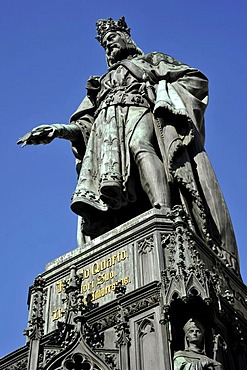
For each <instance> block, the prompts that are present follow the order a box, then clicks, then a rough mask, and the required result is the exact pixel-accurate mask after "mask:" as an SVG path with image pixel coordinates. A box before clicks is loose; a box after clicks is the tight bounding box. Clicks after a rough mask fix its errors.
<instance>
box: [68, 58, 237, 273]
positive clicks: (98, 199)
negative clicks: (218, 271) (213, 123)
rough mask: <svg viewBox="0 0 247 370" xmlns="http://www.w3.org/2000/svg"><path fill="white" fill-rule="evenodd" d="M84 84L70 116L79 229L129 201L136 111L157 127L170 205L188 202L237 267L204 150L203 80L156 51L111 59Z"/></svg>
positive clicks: (89, 229) (94, 226) (88, 229)
mask: <svg viewBox="0 0 247 370" xmlns="http://www.w3.org/2000/svg"><path fill="white" fill-rule="evenodd" d="M119 70H120V71H121V72H119ZM144 75H145V78H144ZM87 89H88V95H87V97H86V98H85V99H84V100H83V101H82V103H81V104H80V106H79V107H78V109H77V111H76V112H75V113H74V114H73V115H72V117H71V121H72V122H76V123H77V124H78V125H79V126H80V128H81V138H78V140H77V141H76V142H73V143H72V147H73V151H74V154H75V156H76V158H77V161H78V173H79V178H78V185H77V188H76V190H75V192H74V195H73V198H72V206H71V208H72V210H73V211H74V212H76V213H77V214H79V215H81V216H82V217H83V218H84V220H85V225H84V231H85V233H88V234H89V235H90V234H91V235H97V232H98V231H99V230H100V228H101V232H103V231H104V230H107V227H106V228H105V227H104V224H105V220H106V218H107V214H108V213H109V214H110V213H111V212H112V210H114V209H118V208H121V207H122V206H124V205H126V204H127V203H129V202H132V201H134V200H135V191H134V187H133V183H132V178H131V156H130V153H129V142H130V139H131V137H132V135H134V133H135V127H136V126H137V124H138V123H139V124H140V123H141V122H142V117H144V116H146V117H147V115H149V119H152V120H153V123H154V125H157V126H158V128H159V130H156V135H160V137H159V140H158V141H159V142H160V141H161V140H162V143H163V145H161V146H160V147H159V151H160V152H161V154H162V159H163V162H164V166H165V169H166V173H167V177H168V181H169V183H170V187H171V194H172V201H173V205H175V204H182V205H183V206H184V207H185V208H186V210H187V212H188V214H189V215H190V216H191V218H192V219H193V221H194V223H195V225H196V228H197V230H198V231H199V233H200V234H201V236H202V237H203V238H204V239H205V240H207V241H209V235H213V237H214V239H215V241H216V245H217V244H218V245H220V248H219V250H218V252H219V253H221V258H223V259H225V260H226V262H227V263H228V265H229V266H231V267H233V268H234V269H235V270H236V271H238V252H237V246H236V240H235V236H234V232H233V228H232V223H231V219H230V216H229V213H228V210H227V206H226V204H225V201H224V198H223V195H222V192H221V190H220V187H219V184H218V181H217V179H216V176H215V173H214V171H213V169H212V166H211V164H210V161H209V159H208V156H207V154H206V152H205V149H204V133H205V132H204V112H205V109H206V107H207V102H208V81H207V78H206V77H205V76H204V75H203V74H202V73H201V72H200V71H199V70H197V69H194V68H191V67H189V66H188V65H185V64H183V63H180V62H178V61H176V60H175V59H173V58H172V57H170V56H168V55H166V54H162V53H158V52H154V53H150V54H146V55H142V56H137V57H134V58H133V59H131V60H123V61H121V62H118V63H116V64H115V65H113V66H112V67H111V68H109V70H108V72H107V73H106V74H105V75H103V76H102V77H101V78H96V77H94V78H90V79H89V81H88V84H87ZM150 90H152V91H153V96H154V97H153V98H152V97H151V94H150V93H149V92H150ZM118 93H123V96H122V98H123V99H122V100H121V99H120V100H119V99H118V98H117V97H116V94H118ZM133 97H136V99H133V101H132V100H131V98H133ZM155 109H156V111H157V112H158V115H159V117H160V118H159V119H156V118H155V117H154V114H153V112H154V111H155ZM158 110H159V111H158ZM160 139H161V140H160ZM111 214H112V213H111ZM99 225H101V226H99ZM94 230H98V231H96V232H94Z"/></svg>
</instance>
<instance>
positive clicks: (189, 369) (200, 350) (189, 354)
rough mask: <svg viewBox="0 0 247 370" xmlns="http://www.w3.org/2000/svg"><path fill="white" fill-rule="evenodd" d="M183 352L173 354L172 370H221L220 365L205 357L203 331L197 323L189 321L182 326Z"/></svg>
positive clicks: (192, 320) (193, 320) (194, 320)
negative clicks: (183, 335)
mask: <svg viewBox="0 0 247 370" xmlns="http://www.w3.org/2000/svg"><path fill="white" fill-rule="evenodd" d="M183 330H184V334H185V337H184V339H185V348H184V351H178V352H175V355H174V370H204V369H209V370H223V368H222V365H221V363H219V362H218V361H216V360H213V359H211V358H209V357H207V356H206V354H205V351H204V329H203V327H202V325H201V323H200V322H199V321H197V320H196V319H190V320H189V321H188V322H187V323H186V324H185V325H184V328H183Z"/></svg>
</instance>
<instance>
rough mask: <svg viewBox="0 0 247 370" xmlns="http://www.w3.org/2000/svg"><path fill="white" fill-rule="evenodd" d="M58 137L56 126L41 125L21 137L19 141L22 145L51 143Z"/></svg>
mask: <svg viewBox="0 0 247 370" xmlns="http://www.w3.org/2000/svg"><path fill="white" fill-rule="evenodd" d="M55 137H56V128H55V127H53V126H52V125H41V126H38V127H35V128H34V129H33V130H32V131H30V132H28V133H27V134H25V135H24V136H22V137H20V139H19V140H18V141H17V144H18V145H21V146H22V147H24V146H26V145H39V144H49V143H50V142H51V141H52V140H53V139H54V138H55Z"/></svg>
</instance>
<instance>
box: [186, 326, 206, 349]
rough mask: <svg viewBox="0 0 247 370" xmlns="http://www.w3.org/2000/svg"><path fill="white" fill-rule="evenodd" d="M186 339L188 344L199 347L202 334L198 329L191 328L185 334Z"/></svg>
mask: <svg viewBox="0 0 247 370" xmlns="http://www.w3.org/2000/svg"><path fill="white" fill-rule="evenodd" d="M186 339H187V341H188V342H189V343H194V344H197V345H200V344H201V343H202V340H203V333H202V331H201V330H200V329H199V328H191V329H189V330H188V331H187V333H186Z"/></svg>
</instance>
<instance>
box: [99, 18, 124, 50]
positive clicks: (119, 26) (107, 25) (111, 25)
mask: <svg viewBox="0 0 247 370" xmlns="http://www.w3.org/2000/svg"><path fill="white" fill-rule="evenodd" d="M96 28H97V32H98V35H97V36H96V39H97V40H98V41H99V42H100V43H101V45H102V44H103V38H104V36H105V35H106V34H107V32H116V31H121V32H126V33H127V34H128V35H129V36H130V28H129V27H128V25H127V23H126V22H125V18H124V17H121V18H119V19H118V20H117V21H114V19H112V18H107V19H99V20H98V21H97V22H96Z"/></svg>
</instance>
